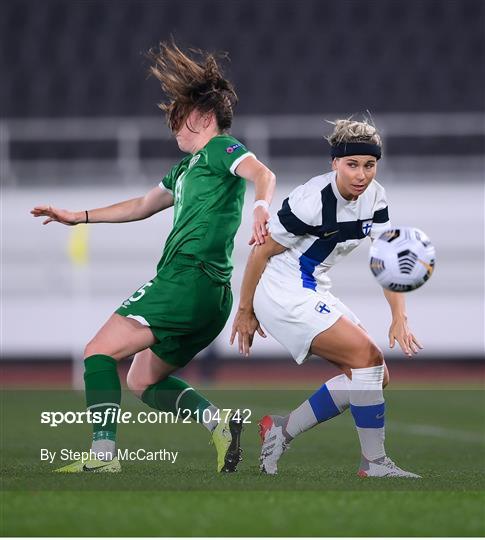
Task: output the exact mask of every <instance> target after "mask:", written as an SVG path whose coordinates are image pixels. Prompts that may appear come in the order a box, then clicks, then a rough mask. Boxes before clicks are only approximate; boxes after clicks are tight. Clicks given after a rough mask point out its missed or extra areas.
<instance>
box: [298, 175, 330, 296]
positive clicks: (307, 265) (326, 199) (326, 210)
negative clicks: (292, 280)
mask: <svg viewBox="0 0 485 540" xmlns="http://www.w3.org/2000/svg"><path fill="white" fill-rule="evenodd" d="M321 197H322V225H321V227H317V229H318V232H316V233H314V234H316V236H318V237H319V238H318V239H317V240H315V242H313V244H312V245H311V246H310V247H309V248H308V249H307V250H306V251H305V253H303V254H302V255H301V257H300V259H299V260H300V270H301V280H302V283H303V288H305V289H312V290H314V291H315V290H316V288H317V281H316V279H315V276H314V275H313V273H314V272H315V268H316V267H317V266H318V265H319V264H320V263H322V262H323V261H324V260H325V259H326V258H327V257H328V256H329V255H330V253H331V252H332V251H333V249H334V248H335V246H336V245H337V243H338V241H339V237H340V227H339V226H340V224H338V225H337V198H336V197H335V195H334V193H333V190H332V185H331V184H328V185H327V186H325V187H324V188H323V189H322V191H321Z"/></svg>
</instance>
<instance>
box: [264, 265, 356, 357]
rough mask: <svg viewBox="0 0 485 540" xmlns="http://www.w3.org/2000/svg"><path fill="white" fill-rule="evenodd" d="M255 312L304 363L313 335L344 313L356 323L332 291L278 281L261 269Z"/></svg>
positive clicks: (273, 334)
mask: <svg viewBox="0 0 485 540" xmlns="http://www.w3.org/2000/svg"><path fill="white" fill-rule="evenodd" d="M254 312H255V314H256V317H257V319H258V321H259V322H260V323H261V325H262V326H263V327H264V328H265V330H267V331H268V332H269V334H270V335H271V336H273V337H274V338H275V339H276V341H278V342H279V343H281V345H283V346H284V347H285V348H286V349H288V351H289V352H290V354H291V355H292V356H293V358H294V359H295V361H296V362H297V364H303V362H305V360H307V359H308V357H309V356H310V346H311V344H312V341H313V339H314V337H315V336H317V335H318V334H320V333H321V332H323V331H325V330H327V329H328V328H330V327H331V326H332V325H333V324H335V323H336V322H337V320H338V319H339V318H340V317H341V316H342V315H345V316H346V317H347V318H348V319H350V320H351V321H352V322H353V323H355V324H360V321H359V319H358V318H357V316H356V315H355V314H354V313H353V312H352V311H351V310H350V309H349V308H348V307H347V306H346V305H345V304H344V303H343V302H341V301H340V300H339V299H338V298H336V297H335V296H334V295H333V294H332V293H331V292H329V291H326V292H324V293H321V292H316V291H312V290H311V289H304V288H303V287H301V285H300V283H298V282H297V283H295V285H294V286H293V284H289V283H288V282H284V283H282V282H280V281H279V280H277V279H275V278H274V277H273V276H271V274H269V273H268V272H264V273H263V275H262V277H261V280H260V281H259V284H258V286H257V288H256V292H255V294H254Z"/></svg>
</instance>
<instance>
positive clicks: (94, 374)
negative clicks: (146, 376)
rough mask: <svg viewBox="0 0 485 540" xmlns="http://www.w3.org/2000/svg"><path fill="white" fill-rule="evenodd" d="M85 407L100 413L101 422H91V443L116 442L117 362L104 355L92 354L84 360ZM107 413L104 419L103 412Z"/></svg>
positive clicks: (119, 389)
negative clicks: (107, 440)
mask: <svg viewBox="0 0 485 540" xmlns="http://www.w3.org/2000/svg"><path fill="white" fill-rule="evenodd" d="M84 384H85V387H86V406H87V408H88V409H89V410H90V411H91V412H93V413H94V412H100V413H101V414H102V415H103V416H102V420H101V421H100V422H93V441H99V440H104V439H109V440H111V441H114V440H116V426H117V424H116V414H117V412H118V410H119V408H120V403H121V385H120V378H119V376H118V367H117V362H116V360H115V359H114V358H112V357H111V356H107V355H105V354H93V355H92V356H89V357H88V358H86V359H85V360H84ZM108 410H109V413H108V414H107V416H106V417H105V416H104V415H105V414H106V413H105V411H108ZM113 417H114V418H113Z"/></svg>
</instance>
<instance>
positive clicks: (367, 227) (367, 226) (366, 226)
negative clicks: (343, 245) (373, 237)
mask: <svg viewBox="0 0 485 540" xmlns="http://www.w3.org/2000/svg"><path fill="white" fill-rule="evenodd" d="M371 229H372V219H365V220H364V221H363V222H362V232H363V233H364V236H369V234H370V231H371Z"/></svg>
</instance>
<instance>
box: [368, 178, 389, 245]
mask: <svg viewBox="0 0 485 540" xmlns="http://www.w3.org/2000/svg"><path fill="white" fill-rule="evenodd" d="M390 228H391V221H390V219H389V209H388V205H387V196H386V191H385V189H384V188H383V187H382V186H381V185H378V189H377V192H376V202H375V203H374V214H373V217H372V229H371V232H370V237H371V238H372V240H375V239H376V238H378V237H379V236H380V235H381V234H382V233H383V232H384V231H385V230H387V229H390Z"/></svg>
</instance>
